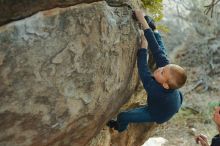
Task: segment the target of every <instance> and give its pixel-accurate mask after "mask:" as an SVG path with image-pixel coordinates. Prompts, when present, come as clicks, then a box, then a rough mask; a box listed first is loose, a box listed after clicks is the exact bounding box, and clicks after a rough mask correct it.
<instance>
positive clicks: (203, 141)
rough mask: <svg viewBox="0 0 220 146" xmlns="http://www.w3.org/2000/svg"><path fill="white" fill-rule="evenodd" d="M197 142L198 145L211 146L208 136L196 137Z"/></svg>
mask: <svg viewBox="0 0 220 146" xmlns="http://www.w3.org/2000/svg"><path fill="white" fill-rule="evenodd" d="M195 140H196V143H197V144H200V145H201V146H209V144H208V140H207V136H205V135H203V134H200V135H198V136H196V138H195Z"/></svg>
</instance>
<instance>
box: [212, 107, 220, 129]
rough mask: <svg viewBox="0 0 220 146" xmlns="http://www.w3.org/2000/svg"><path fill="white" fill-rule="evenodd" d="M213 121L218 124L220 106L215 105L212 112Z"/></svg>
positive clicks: (219, 121) (219, 124)
mask: <svg viewBox="0 0 220 146" xmlns="http://www.w3.org/2000/svg"><path fill="white" fill-rule="evenodd" d="M213 121H214V122H215V123H216V124H217V125H218V126H220V106H218V107H215V110H214V114H213Z"/></svg>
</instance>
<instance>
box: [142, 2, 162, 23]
mask: <svg viewBox="0 0 220 146" xmlns="http://www.w3.org/2000/svg"><path fill="white" fill-rule="evenodd" d="M141 1H142V2H143V7H144V8H146V9H148V10H149V12H150V13H152V17H153V18H154V20H155V21H159V20H161V19H162V18H163V3H162V2H163V0H141Z"/></svg>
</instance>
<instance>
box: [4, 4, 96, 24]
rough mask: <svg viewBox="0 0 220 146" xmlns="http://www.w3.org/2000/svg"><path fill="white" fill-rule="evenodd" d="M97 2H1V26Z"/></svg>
mask: <svg viewBox="0 0 220 146" xmlns="http://www.w3.org/2000/svg"><path fill="white" fill-rule="evenodd" d="M97 1H100V0H65V1H61V0H47V1H45V0H28V1H27V0H1V1H0V25H2V24H5V23H8V22H11V21H15V20H19V19H22V18H25V17H27V16H30V15H32V14H34V13H36V12H38V11H42V10H48V9H51V8H55V7H67V6H72V5H76V4H80V3H91V2H97Z"/></svg>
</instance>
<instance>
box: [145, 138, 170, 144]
mask: <svg viewBox="0 0 220 146" xmlns="http://www.w3.org/2000/svg"><path fill="white" fill-rule="evenodd" d="M167 142H168V140H167V139H165V138H163V137H151V138H149V139H148V140H147V141H146V142H145V143H144V144H143V145H142V146H164V145H165V144H166V143H167Z"/></svg>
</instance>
